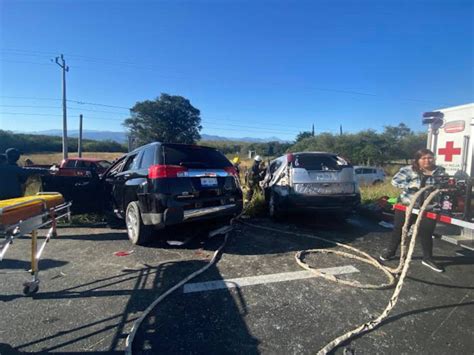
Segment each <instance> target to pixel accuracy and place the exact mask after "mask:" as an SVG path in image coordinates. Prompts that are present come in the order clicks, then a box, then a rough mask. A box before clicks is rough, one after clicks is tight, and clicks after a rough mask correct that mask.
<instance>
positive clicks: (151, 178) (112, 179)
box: [104, 142, 242, 245]
mask: <svg viewBox="0 0 474 355" xmlns="http://www.w3.org/2000/svg"><path fill="white" fill-rule="evenodd" d="M104 179H105V189H106V196H110V197H111V200H110V203H109V206H108V209H109V211H112V210H113V212H114V216H115V217H117V218H121V219H125V224H126V226H127V232H128V237H129V239H130V240H131V242H132V243H133V244H140V245H141V244H145V243H146V242H147V241H148V240H149V239H150V236H151V234H152V231H153V229H160V228H164V227H165V226H167V225H173V224H178V223H182V222H187V221H191V220H198V219H207V218H217V217H225V216H228V217H232V216H234V215H237V214H239V213H240V212H241V211H242V190H241V189H240V185H239V182H238V178H237V172H236V170H235V168H234V167H233V165H232V164H231V163H230V162H229V160H228V159H227V158H226V157H225V156H224V155H223V154H222V153H220V152H219V151H218V150H216V149H214V148H209V147H203V146H197V145H187V144H167V143H158V142H156V143H150V144H147V145H144V146H142V147H139V148H137V149H135V150H134V151H132V152H130V153H128V154H126V155H125V156H123V157H121V158H120V159H119V160H117V161H116V162H115V163H114V164H113V165H112V166H111V167H110V168H109V169H108V171H107V172H106V173H105V175H104Z"/></svg>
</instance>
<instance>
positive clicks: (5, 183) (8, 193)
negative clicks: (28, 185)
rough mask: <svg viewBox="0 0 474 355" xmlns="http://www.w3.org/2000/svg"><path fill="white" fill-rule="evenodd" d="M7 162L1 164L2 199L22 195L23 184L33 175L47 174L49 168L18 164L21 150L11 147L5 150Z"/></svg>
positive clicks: (0, 191)
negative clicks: (25, 166) (28, 166)
mask: <svg viewBox="0 0 474 355" xmlns="http://www.w3.org/2000/svg"><path fill="white" fill-rule="evenodd" d="M5 155H6V163H3V164H0V200H6V199H10V198H16V197H21V196H22V195H23V191H22V187H21V185H22V184H24V183H25V182H26V180H27V179H28V177H29V176H31V175H45V174H48V173H49V170H48V169H40V168H22V167H20V166H18V164H17V161H18V159H20V155H21V154H20V151H19V150H18V149H15V148H9V149H7V150H6V151H5Z"/></svg>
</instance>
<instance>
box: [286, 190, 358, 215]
mask: <svg viewBox="0 0 474 355" xmlns="http://www.w3.org/2000/svg"><path fill="white" fill-rule="evenodd" d="M359 204H360V194H344V195H331V196H305V195H302V194H289V195H287V196H285V197H280V198H279V203H278V207H279V208H280V209H283V210H288V211H295V210H321V211H348V212H349V211H352V210H353V209H354V208H356V207H357V206H358V205H359Z"/></svg>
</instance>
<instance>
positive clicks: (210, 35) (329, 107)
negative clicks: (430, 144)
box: [0, 0, 474, 139]
mask: <svg viewBox="0 0 474 355" xmlns="http://www.w3.org/2000/svg"><path fill="white" fill-rule="evenodd" d="M0 6H1V8H0V12H1V24H0V26H1V27H0V28H1V34H0V36H1V37H0V42H1V43H0V50H1V51H0V55H1V58H0V129H8V130H21V131H35V130H46V129H60V128H61V124H62V123H61V122H62V118H61V114H62V113H61V112H62V111H61V107H60V106H61V101H60V98H61V81H60V80H61V73H60V68H59V67H58V66H57V65H56V64H54V63H52V62H51V58H54V57H55V56H57V55H59V54H60V53H64V55H65V58H66V61H67V63H68V65H69V67H70V71H69V73H68V74H67V89H68V92H67V96H68V99H70V100H74V101H77V102H73V101H71V102H69V103H68V106H69V111H68V112H69V128H70V129H76V128H77V122H78V115H79V113H83V114H84V120H85V128H86V129H95V130H112V131H120V130H123V127H122V126H121V122H122V120H123V119H124V118H126V117H127V114H128V111H127V109H126V108H128V107H131V106H133V105H134V103H135V102H137V101H142V100H145V99H153V98H155V97H157V96H159V95H160V93H162V92H166V93H170V94H176V95H182V96H184V97H186V98H188V99H189V100H190V101H191V103H192V104H193V105H194V106H195V107H197V108H198V109H200V110H201V117H202V119H203V127H204V129H203V131H202V133H207V134H217V135H222V136H229V137H242V136H251V137H269V136H277V137H280V138H283V139H292V138H294V136H295V134H296V133H297V132H299V131H302V130H309V129H310V128H311V125H312V124H313V123H314V124H315V127H316V132H321V131H327V132H338V131H339V125H342V126H343V129H344V130H345V131H349V132H356V131H359V130H362V129H368V128H371V129H375V130H379V131H380V130H382V129H383V126H384V125H396V124H398V123H399V122H404V123H406V124H407V125H408V126H409V127H411V128H412V129H414V130H416V131H419V130H423V129H424V128H423V127H422V126H421V123H420V122H421V114H422V113H423V112H424V111H429V110H432V109H436V108H442V107H446V106H454V105H461V104H466V103H468V102H473V101H474V69H473V63H474V58H473V52H474V27H473V26H474V25H473V24H474V7H473V2H472V1H456V0H454V1H447V0H446V1H445V0H443V1H307V2H305V1H260V2H257V1H226V0H222V1H163V2H156V1H153V2H152V1H67V0H62V1H10V0H3V1H2V2H1V3H0ZM78 102H83V103H95V104H101V105H109V106H118V107H109V106H100V105H91V104H83V103H78ZM97 111H99V112H97Z"/></svg>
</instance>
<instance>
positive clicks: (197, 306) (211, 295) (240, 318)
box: [125, 261, 258, 354]
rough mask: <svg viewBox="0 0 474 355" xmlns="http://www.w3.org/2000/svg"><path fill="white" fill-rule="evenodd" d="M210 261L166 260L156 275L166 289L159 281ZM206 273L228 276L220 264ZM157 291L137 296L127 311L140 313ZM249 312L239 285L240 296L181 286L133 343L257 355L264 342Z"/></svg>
mask: <svg viewBox="0 0 474 355" xmlns="http://www.w3.org/2000/svg"><path fill="white" fill-rule="evenodd" d="M206 264H207V262H205V261H183V262H175V263H169V264H164V265H162V266H161V270H160V271H159V272H158V273H157V275H156V276H157V278H156V279H155V282H156V283H157V285H156V287H157V288H160V286H159V284H163V280H169V279H170V278H173V276H174V277H175V276H176V273H177V272H179V273H181V272H182V270H183V269H188V273H191V272H192V271H196V270H198V269H200V268H202V267H203V266H205V265H206ZM206 276H208V277H210V279H212V280H222V276H221V275H220V273H219V270H218V269H217V268H216V267H215V266H211V267H210V268H209V269H208V270H207V271H206ZM168 287H169V286H166V288H168ZM157 295H158V293H156V294H154V295H153V297H146V299H143V295H142V296H139V295H137V297H136V298H135V297H133V298H132V299H131V300H130V302H129V304H128V305H127V307H126V310H125V313H127V312H132V311H136V307H137V305H140V306H141V305H142V304H143V305H145V304H150V303H151V302H153V301H154V299H155V298H156V296H157ZM148 296H152V295H148ZM139 297H140V301H139V303H138V304H137V301H138V298H139ZM140 308H142V307H140ZM141 310H143V309H141ZM246 314H247V306H246V303H245V300H244V298H243V297H242V296H241V294H240V290H238V289H236V295H235V296H233V295H232V294H231V293H230V292H229V290H228V289H222V290H219V291H216V292H205V293H190V294H184V293H183V291H182V289H179V290H177V291H176V292H175V293H174V294H173V295H171V296H170V297H169V298H168V299H165V300H164V301H163V302H162V303H160V304H158V305H157V306H156V307H155V309H154V310H153V311H152V312H151V313H150V315H149V316H148V317H147V318H146V319H145V321H144V322H143V323H142V325H141V327H140V328H139V330H138V332H137V335H136V338H135V341H134V343H133V352H134V354H142V353H149V354H177V353H193V354H209V353H214V354H217V353H221V352H222V350H223V349H226V350H225V353H226V354H257V353H258V350H257V347H258V340H257V339H255V338H254V337H253V336H252V335H251V334H250V332H249V329H248V328H247V325H246V323H245V320H244V317H245V315H246Z"/></svg>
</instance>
